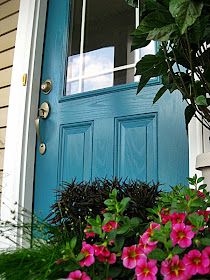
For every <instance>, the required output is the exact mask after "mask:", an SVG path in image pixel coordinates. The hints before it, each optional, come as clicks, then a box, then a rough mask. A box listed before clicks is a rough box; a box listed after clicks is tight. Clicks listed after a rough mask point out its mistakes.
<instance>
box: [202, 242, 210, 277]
mask: <svg viewBox="0 0 210 280" xmlns="http://www.w3.org/2000/svg"><path fill="white" fill-rule="evenodd" d="M203 253H204V254H205V255H207V256H208V258H209V272H208V273H209V274H210V246H207V247H206V248H204V250H203Z"/></svg>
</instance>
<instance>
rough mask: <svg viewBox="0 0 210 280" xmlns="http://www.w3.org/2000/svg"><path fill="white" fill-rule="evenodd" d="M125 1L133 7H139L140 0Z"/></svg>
mask: <svg viewBox="0 0 210 280" xmlns="http://www.w3.org/2000/svg"><path fill="white" fill-rule="evenodd" d="M125 2H127V4H128V5H130V6H131V7H134V8H137V7H138V0H125Z"/></svg>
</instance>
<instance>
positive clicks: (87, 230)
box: [84, 225, 95, 238]
mask: <svg viewBox="0 0 210 280" xmlns="http://www.w3.org/2000/svg"><path fill="white" fill-rule="evenodd" d="M84 233H85V238H89V237H95V232H93V231H92V226H90V225H87V226H86V228H85V229H84Z"/></svg>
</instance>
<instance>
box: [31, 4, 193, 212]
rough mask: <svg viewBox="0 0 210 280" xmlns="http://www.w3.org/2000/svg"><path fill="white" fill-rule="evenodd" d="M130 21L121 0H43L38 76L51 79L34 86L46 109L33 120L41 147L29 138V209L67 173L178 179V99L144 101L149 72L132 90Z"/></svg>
mask: <svg viewBox="0 0 210 280" xmlns="http://www.w3.org/2000/svg"><path fill="white" fill-rule="evenodd" d="M99 2H100V3H99ZM99 4H100V5H99ZM134 28H135V10H133V9H132V8H130V7H128V6H127V5H126V4H125V1H124V0H115V1H113V0H104V1H96V0H76V1H67V0H61V1H57V0H49V5H48V13H47V22H46V35H45V46H44V55H43V69H42V82H43V81H45V80H46V79H51V80H52V84H53V88H52V91H51V92H50V93H49V94H45V93H44V92H42V91H41V92H40V105H41V104H42V103H43V102H45V101H46V102H48V103H49V105H50V114H49V117H48V118H47V119H44V120H42V119H41V120H40V134H41V138H42V141H43V142H44V143H45V144H46V152H45V154H43V155H41V154H40V152H39V145H40V142H39V141H38V140H37V152H36V164H35V185H34V210H35V213H36V214H37V215H39V216H40V215H41V216H43V217H44V216H46V215H47V214H48V211H49V207H50V205H52V203H53V202H54V198H55V196H54V194H55V189H56V188H58V187H59V185H61V184H62V182H64V181H71V180H72V179H74V178H76V180H77V181H81V180H88V181H89V180H93V179H94V178H95V177H99V178H105V177H107V178H111V177H113V176H117V177H119V178H130V179H139V180H142V181H146V182H151V181H155V182H157V181H159V182H161V183H162V184H165V186H164V188H165V189H167V188H168V187H169V185H174V184H177V183H184V182H185V178H186V176H187V175H188V143H187V135H186V131H185V125H184V117H183V110H184V104H183V103H182V101H181V95H180V96H179V95H178V94H171V95H170V94H168V95H166V96H165V97H164V98H162V100H161V101H160V102H158V103H157V104H155V105H152V100H153V97H154V94H155V93H156V92H157V89H158V88H159V87H160V85H159V82H158V81H156V80H153V81H151V83H150V84H149V85H148V86H147V87H146V88H145V89H144V91H143V92H142V93H141V94H139V95H136V87H137V84H136V83H135V82H134V67H133V66H134V63H135V56H136V54H133V53H130V52H129V48H130V39H129V33H130V31H131V30H133V29H134ZM150 48H151V49H152V46H150ZM145 51H149V50H148V49H147V50H142V52H145ZM138 55H139V52H138V53H137V56H138Z"/></svg>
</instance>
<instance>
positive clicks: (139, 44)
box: [131, 33, 150, 51]
mask: <svg viewBox="0 0 210 280" xmlns="http://www.w3.org/2000/svg"><path fill="white" fill-rule="evenodd" d="M132 37H133V38H132V45H131V51H134V50H136V49H139V48H144V47H146V46H147V45H149V43H150V41H149V40H147V33H146V34H140V35H138V34H137V35H132Z"/></svg>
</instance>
